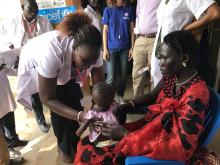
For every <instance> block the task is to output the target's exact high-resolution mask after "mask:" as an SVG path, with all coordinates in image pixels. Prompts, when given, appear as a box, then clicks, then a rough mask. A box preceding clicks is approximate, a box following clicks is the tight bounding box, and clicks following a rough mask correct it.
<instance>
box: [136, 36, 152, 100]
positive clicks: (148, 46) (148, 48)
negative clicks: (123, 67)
mask: <svg viewBox="0 0 220 165" xmlns="http://www.w3.org/2000/svg"><path fill="white" fill-rule="evenodd" d="M154 41H155V38H147V37H142V36H140V37H138V38H137V39H136V41H135V44H134V49H133V70H132V79H133V89H134V98H135V99H136V98H139V97H142V96H144V84H145V82H144V81H146V74H145V73H146V72H145V73H142V74H138V71H140V70H141V69H143V68H145V67H147V66H148V67H151V64H150V62H151V54H152V50H153V46H154ZM149 84H150V85H151V82H150V83H149Z"/></svg>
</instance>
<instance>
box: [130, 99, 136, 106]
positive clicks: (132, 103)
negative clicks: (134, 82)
mask: <svg viewBox="0 0 220 165" xmlns="http://www.w3.org/2000/svg"><path fill="white" fill-rule="evenodd" d="M129 103H130V104H131V105H132V107H133V108H134V107H135V104H134V102H133V101H132V100H130V101H129Z"/></svg>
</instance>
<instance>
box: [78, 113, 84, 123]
mask: <svg viewBox="0 0 220 165" xmlns="http://www.w3.org/2000/svg"><path fill="white" fill-rule="evenodd" d="M82 112H83V111H79V112H78V114H77V121H78V123H79V124H81V122H80V115H81V113H82Z"/></svg>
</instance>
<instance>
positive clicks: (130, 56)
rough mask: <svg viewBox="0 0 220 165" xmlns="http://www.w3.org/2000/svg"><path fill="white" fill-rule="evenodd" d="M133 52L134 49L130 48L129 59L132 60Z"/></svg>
mask: <svg viewBox="0 0 220 165" xmlns="http://www.w3.org/2000/svg"><path fill="white" fill-rule="evenodd" d="M132 53H133V49H132V48H131V49H129V53H128V61H130V60H131V59H132V58H133V55H132Z"/></svg>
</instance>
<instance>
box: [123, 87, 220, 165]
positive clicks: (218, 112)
mask: <svg viewBox="0 0 220 165" xmlns="http://www.w3.org/2000/svg"><path fill="white" fill-rule="evenodd" d="M209 95H210V98H209V107H208V110H207V111H206V118H205V122H204V132H203V133H202V134H201V136H200V137H199V144H200V146H202V147H207V145H208V144H209V143H210V141H211V140H212V138H213V137H214V135H215V134H216V132H217V130H218V129H219V128H220V95H219V94H218V93H217V92H215V91H214V90H213V89H210V88H209ZM125 164H126V165H183V164H184V163H183V162H180V161H168V160H155V159H151V158H148V157H145V156H135V157H127V158H126V159H125Z"/></svg>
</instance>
